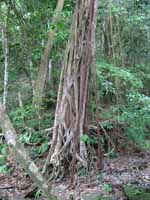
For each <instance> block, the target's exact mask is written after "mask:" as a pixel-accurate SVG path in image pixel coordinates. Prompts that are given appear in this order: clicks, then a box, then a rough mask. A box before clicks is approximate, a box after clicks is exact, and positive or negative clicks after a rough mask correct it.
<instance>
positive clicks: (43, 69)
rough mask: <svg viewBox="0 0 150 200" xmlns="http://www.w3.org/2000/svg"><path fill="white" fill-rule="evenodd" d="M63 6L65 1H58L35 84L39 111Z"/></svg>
mask: <svg viewBox="0 0 150 200" xmlns="http://www.w3.org/2000/svg"><path fill="white" fill-rule="evenodd" d="M63 5H64V0H58V2H57V7H56V10H55V14H54V16H53V19H52V23H51V24H52V25H51V27H50V28H51V29H50V31H49V34H48V41H47V45H46V48H45V50H44V53H43V56H42V58H41V63H40V68H39V72H38V76H37V79H36V82H35V94H34V96H33V106H34V107H35V108H36V109H38V110H39V108H40V105H41V103H42V97H43V91H44V86H45V81H46V77H47V72H48V64H49V55H50V52H51V49H52V47H53V41H54V37H55V34H56V26H57V22H58V20H59V17H60V13H61V11H62V9H63Z"/></svg>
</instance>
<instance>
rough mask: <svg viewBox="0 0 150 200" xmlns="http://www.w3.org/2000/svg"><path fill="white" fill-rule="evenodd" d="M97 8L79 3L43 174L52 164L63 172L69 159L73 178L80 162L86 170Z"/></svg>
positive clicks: (90, 1) (91, 0)
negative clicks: (85, 137)
mask: <svg viewBox="0 0 150 200" xmlns="http://www.w3.org/2000/svg"><path fill="white" fill-rule="evenodd" d="M96 4H97V2H96V0H78V1H77V5H76V9H75V14H74V19H73V23H72V27H71V35H70V39H69V42H68V46H67V49H66V53H65V60H64V64H63V67H62V72H61V78H60V84H59V89H58V96H57V106H56V111H55V121H54V132H53V138H52V144H51V148H50V151H49V154H48V158H47V162H46V164H45V166H44V168H43V172H45V170H46V167H47V165H48V163H49V162H50V163H52V164H53V166H54V171H55V172H56V171H57V173H59V172H61V169H62V168H63V166H64V161H65V160H70V157H72V173H73V174H75V171H76V162H77V160H78V161H79V162H81V163H82V165H83V166H85V167H87V149H86V146H85V143H84V142H83V141H82V139H81V138H82V137H83V135H84V133H85V132H84V131H85V127H86V126H87V124H86V123H87V120H86V118H87V117H86V116H87V115H88V113H87V107H88V101H87V100H88V90H89V81H90V78H89V74H90V67H91V64H92V58H93V45H94V44H93V37H95V22H96V20H95V19H96V8H97V6H96Z"/></svg>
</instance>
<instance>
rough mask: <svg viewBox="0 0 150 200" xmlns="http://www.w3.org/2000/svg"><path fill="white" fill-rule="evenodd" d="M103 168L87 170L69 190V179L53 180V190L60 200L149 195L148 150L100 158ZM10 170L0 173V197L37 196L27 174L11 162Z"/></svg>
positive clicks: (116, 199) (11, 199) (14, 199)
mask: <svg viewBox="0 0 150 200" xmlns="http://www.w3.org/2000/svg"><path fill="white" fill-rule="evenodd" d="M104 163H106V164H105V165H104V170H103V171H102V172H100V173H97V172H95V171H91V172H90V173H88V174H84V175H81V176H79V178H78V181H77V187H76V189H75V190H69V189H68V188H67V185H68V184H69V180H68V179H65V180H63V181H57V182H54V183H53V192H54V193H55V194H57V196H58V197H59V198H60V199H61V200H67V199H69V198H70V199H71V196H73V197H74V199H75V200H78V199H84V200H105V199H107V200H108V199H109V200H123V199H124V200H125V199H129V200H136V199H137V200H149V199H150V151H143V152H140V153H137V154H133V155H124V156H119V157H117V158H114V159H109V160H108V159H107V160H105V161H104ZM9 166H10V167H11V172H10V173H9V174H0V200H22V199H39V200H42V198H41V197H39V198H35V197H34V198H33V197H32V195H33V194H34V193H35V191H36V190H37V189H36V187H35V186H34V185H33V184H32V182H31V180H30V178H29V177H28V176H27V175H26V174H24V173H23V172H22V171H21V170H20V169H19V168H16V167H15V166H14V163H11V162H10V163H9Z"/></svg>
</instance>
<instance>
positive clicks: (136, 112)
mask: <svg viewBox="0 0 150 200" xmlns="http://www.w3.org/2000/svg"><path fill="white" fill-rule="evenodd" d="M127 98H128V104H127V105H126V106H125V107H124V108H123V112H122V114H121V115H120V121H122V122H124V123H125V124H126V129H125V132H126V134H127V135H128V137H129V139H132V140H133V141H134V142H136V143H137V145H139V146H140V147H142V148H149V147H150V146H149V142H148V141H149V140H150V135H149V131H150V98H149V97H147V96H145V95H141V94H139V93H131V94H129V95H128V96H127Z"/></svg>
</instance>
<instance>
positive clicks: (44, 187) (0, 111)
mask: <svg viewBox="0 0 150 200" xmlns="http://www.w3.org/2000/svg"><path fill="white" fill-rule="evenodd" d="M0 125H1V127H2V131H3V133H4V134H5V139H6V142H7V144H8V146H9V148H10V154H11V156H12V157H13V159H14V160H16V161H17V162H18V163H19V164H20V166H21V167H22V168H23V169H24V170H25V172H26V173H27V174H29V176H30V177H31V179H32V180H33V181H34V182H35V184H36V185H37V186H38V187H39V189H40V190H41V191H42V192H43V195H44V196H45V198H46V199H47V200H57V198H56V197H55V196H54V195H52V194H51V186H50V185H49V184H48V183H47V181H46V180H45V179H44V177H43V176H42V174H41V173H40V171H39V169H38V167H37V166H36V164H35V163H34V162H33V161H32V160H31V158H30V157H29V155H28V153H27V151H26V149H25V148H24V145H23V144H22V143H21V142H20V141H19V140H18V138H17V134H16V131H15V129H14V128H13V126H12V124H11V122H10V120H9V117H8V115H7V114H6V112H5V109H4V108H3V106H2V105H1V104H0Z"/></svg>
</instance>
